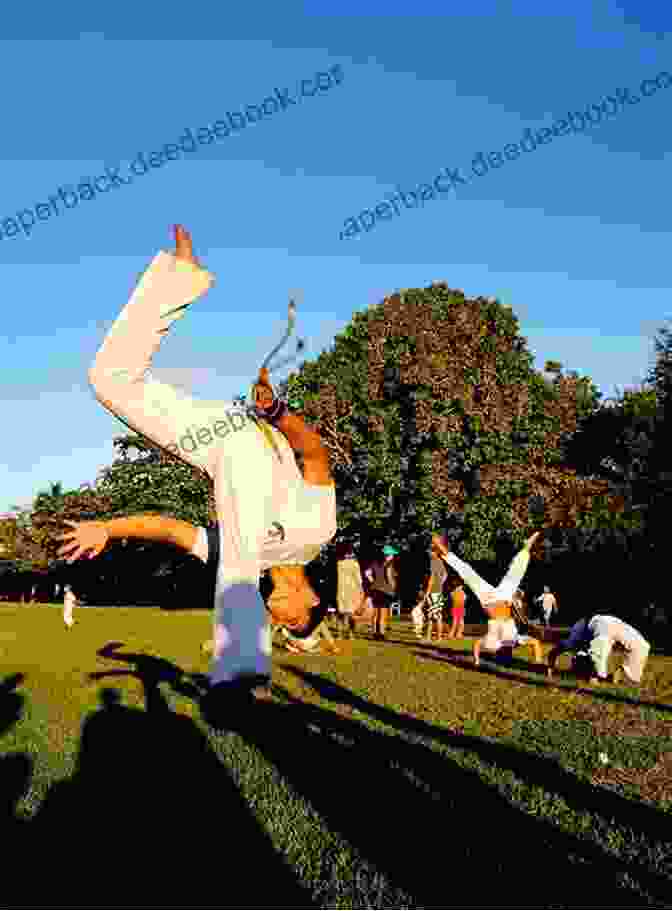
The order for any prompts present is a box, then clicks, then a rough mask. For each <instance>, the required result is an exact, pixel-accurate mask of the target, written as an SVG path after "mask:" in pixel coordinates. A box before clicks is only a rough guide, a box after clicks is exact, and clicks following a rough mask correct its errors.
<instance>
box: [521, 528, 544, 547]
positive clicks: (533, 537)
mask: <svg viewBox="0 0 672 911" xmlns="http://www.w3.org/2000/svg"><path fill="white" fill-rule="evenodd" d="M540 534H541V532H540V531H535V533H534V534H533V535H531V536H530V537H529V538H528V539H527V541H526V542H525V549H526V550H532V548H533V547H534V543H535V541H536V540H537V538H538V537H539V535H540Z"/></svg>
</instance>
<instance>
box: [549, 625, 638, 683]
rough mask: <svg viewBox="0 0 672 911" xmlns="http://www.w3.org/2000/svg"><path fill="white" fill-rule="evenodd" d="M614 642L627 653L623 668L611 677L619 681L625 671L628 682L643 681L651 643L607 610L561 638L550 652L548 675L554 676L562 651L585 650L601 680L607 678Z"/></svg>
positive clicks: (574, 627) (616, 681) (614, 680)
mask: <svg viewBox="0 0 672 911" xmlns="http://www.w3.org/2000/svg"><path fill="white" fill-rule="evenodd" d="M615 644H618V645H620V646H621V648H622V649H623V650H624V651H625V653H626V657H625V660H624V661H623V664H622V666H621V668H619V669H617V670H616V671H615V673H614V676H613V678H612V682H613V683H618V682H619V681H620V679H621V678H622V675H625V677H626V678H627V680H628V682H630V683H634V684H639V683H641V682H642V675H643V673H644V667H645V665H646V662H647V660H648V657H649V651H650V649H651V646H650V644H649V643H648V642H647V641H646V639H645V638H644V636H642V634H641V633H640V632H639V631H638V630H636V629H635V628H634V626H630V624H629V623H625V621H623V620H619V619H618V617H610V616H607V615H604V614H596V615H595V616H594V617H592V618H591V619H590V620H589V619H588V618H586V617H584V618H583V619H581V620H579V621H578V622H577V623H575V624H574V626H573V627H572V628H571V629H570V631H569V636H568V637H567V638H566V639H563V640H562V641H561V642H559V643H558V644H557V645H556V646H555V648H553V649H551V651H550V652H549V654H548V676H549V677H552V676H553V671H554V670H555V662H556V661H557V660H558V656H559V655H561V654H562V653H563V652H570V651H574V652H578V651H584V650H585V651H586V652H587V653H588V655H589V656H590V660H591V662H592V665H593V669H594V672H595V673H596V675H597V679H598V680H602V681H605V680H608V679H609V678H608V674H607V671H608V669H609V655H610V654H611V650H612V648H613V647H614V645H615Z"/></svg>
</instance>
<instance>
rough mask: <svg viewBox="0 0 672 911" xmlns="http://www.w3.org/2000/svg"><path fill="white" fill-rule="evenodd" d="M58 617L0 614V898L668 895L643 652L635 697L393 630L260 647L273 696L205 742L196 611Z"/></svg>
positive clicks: (665, 701) (255, 901) (201, 623)
mask: <svg viewBox="0 0 672 911" xmlns="http://www.w3.org/2000/svg"><path fill="white" fill-rule="evenodd" d="M75 618H76V620H77V623H76V625H75V627H74V628H73V629H72V630H71V631H67V630H66V629H65V627H64V625H63V622H62V616H61V609H60V608H58V607H57V606H46V605H45V606H43V605H36V606H13V605H9V606H6V605H5V606H2V607H0V801H2V810H1V812H2V817H1V818H2V839H1V842H0V843H1V845H2V854H1V855H0V856H1V857H2V862H3V877H2V883H3V886H4V889H3V899H4V901H3V905H4V904H5V902H6V906H28V905H31V906H33V907H35V906H40V904H41V903H43V904H42V905H41V906H42V907H59V906H62V907H77V906H79V907H93V908H96V907H160V908H166V907H178V908H188V907H213V908H260V909H262V908H451V907H477V908H478V907H481V908H506V907H512V908H525V907H529V908H619V907H621V908H623V907H628V908H640V907H654V908H670V907H672V657H666V656H665V655H662V654H658V653H656V650H655V648H654V651H653V654H652V657H651V658H650V660H649V664H648V666H647V669H646V675H645V685H644V686H643V687H642V689H641V691H639V692H638V691H635V690H627V689H614V688H611V687H586V688H584V689H580V690H577V687H576V685H575V681H574V680H573V678H572V677H571V676H570V675H569V674H568V673H566V674H565V676H564V677H563V678H562V679H561V680H559V681H557V682H555V683H554V684H553V685H551V684H549V682H548V681H547V680H546V679H545V677H544V676H543V673H534V672H533V667H532V665H530V664H528V663H527V661H526V660H525V656H526V652H524V651H521V652H520V653H516V657H517V661H516V663H515V665H514V666H513V667H511V668H507V669H502V668H500V667H497V666H496V665H494V664H493V663H492V662H489V661H487V660H483V661H482V664H481V667H480V669H478V670H476V669H475V668H474V667H473V665H471V663H470V662H469V661H467V653H468V652H469V650H470V647H471V641H470V640H464V641H459V642H457V643H441V644H438V645H434V646H427V645H421V644H419V643H418V642H417V641H416V640H415V638H414V637H413V636H412V633H411V628H410V624H408V623H407V622H405V621H402V620H396V621H393V623H392V626H391V632H390V636H389V640H388V641H386V642H374V641H372V640H370V639H368V638H365V637H364V636H362V637H360V638H359V639H357V640H355V641H354V642H346V643H341V647H342V654H340V655H338V656H334V657H328V658H318V657H312V658H306V657H298V656H294V655H290V654H289V653H287V652H283V651H281V650H278V649H276V650H275V651H274V685H275V690H276V699H275V701H274V702H270V703H260V704H258V705H255V706H254V707H253V708H252V709H250V711H249V713H248V714H247V715H246V716H245V717H243V718H241V717H233V716H232V719H231V729H230V730H229V731H226V732H224V733H219V734H214V733H212V732H211V731H210V730H209V729H208V727H207V726H206V725H205V724H204V723H203V721H202V720H201V717H200V711H199V702H198V697H199V686H200V683H201V676H200V675H202V674H204V673H205V672H206V671H207V659H206V658H204V657H203V656H202V655H201V653H200V644H201V642H202V641H203V640H205V639H207V638H209V636H210V615H209V613H207V612H194V611H189V612H187V611H184V612H170V613H168V612H162V611H160V610H152V609H119V608H82V609H80V610H78V611H76V612H75ZM112 642H116V643H123V645H120V646H118V651H117V654H118V657H103V656H101V655H99V654H97V653H98V651H99V650H100V649H101V648H103V647H104V646H105V645H107V644H108V643H112ZM654 645H655V643H654ZM548 647H549V646H545V651H547V650H548ZM518 656H520V659H519V660H518ZM563 660H564V662H565V663H564V665H563ZM563 666H564V667H565V668H566V667H567V666H568V664H567V660H566V658H565V659H560V667H563ZM666 751H669V752H666ZM600 754H603V757H602V758H603V759H604V756H605V755H606V757H607V761H606V762H604V761H602V760H601V759H600Z"/></svg>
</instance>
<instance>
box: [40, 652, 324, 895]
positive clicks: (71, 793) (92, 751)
mask: <svg viewBox="0 0 672 911" xmlns="http://www.w3.org/2000/svg"><path fill="white" fill-rule="evenodd" d="M105 651H106V652H107V654H108V656H111V655H112V653H113V652H114V657H116V658H118V659H120V660H124V661H129V662H131V663H133V664H134V665H135V668H134V669H128V668H121V669H117V670H110V671H105V672H102V673H96V674H94V675H91V676H93V677H94V678H95V679H101V678H102V677H103V676H104V675H110V676H113V675H115V674H116V675H124V676H125V675H128V674H133V675H134V676H136V677H137V679H139V680H140V681H141V682H142V685H143V688H144V694H145V701H146V711H142V710H140V709H137V708H131V707H127V706H124V705H122V704H121V701H120V693H119V691H118V690H116V689H109V688H108V689H103V690H101V692H100V699H101V707H100V709H99V710H97V711H96V712H93V713H92V714H90V715H89V717H88V718H87V719H86V721H85V722H84V724H83V727H82V734H81V740H80V752H79V756H78V760H77V765H76V769H75V773H74V775H73V777H72V779H70V780H68V781H65V782H62V783H59V784H56V785H54V786H53V787H52V789H51V790H50V792H49V794H48V795H47V798H46V800H45V802H44V803H43V805H42V807H41V809H40V812H39V814H38V817H37V819H36V821H35V823H33V824H32V825H33V826H34V828H33V831H32V838H31V844H32V849H31V851H30V854H29V856H30V858H31V859H32V860H31V862H32V863H33V864H34V863H35V859H36V858H38V857H39V858H40V860H39V870H36V873H39V875H34V876H33V877H32V879H31V878H29V879H28V881H27V882H26V884H25V888H24V890H23V894H24V899H25V897H27V896H30V898H31V899H32V900H34V899H35V898H36V895H35V894H34V893H35V892H37V893H38V896H37V897H40V896H41V895H42V894H48V895H49V896H50V900H51V901H52V902H53V901H54V900H56V898H55V896H56V895H57V896H58V898H62V899H63V901H64V902H65V904H64V905H63V907H65V906H66V905H67V906H68V907H72V903H73V902H74V903H75V906H77V904H80V905H81V906H82V907H83V906H84V905H86V906H87V907H96V906H101V904H100V903H101V902H103V903H105V904H106V905H109V906H112V905H114V906H115V907H128V906H130V905H132V906H138V907H193V906H194V904H201V906H202V907H217V908H226V907H236V908H239V907H257V908H266V907H267V908H271V907H278V908H310V907H313V905H312V903H311V899H310V895H309V893H308V892H307V891H306V890H305V889H304V888H303V887H302V886H301V884H300V883H299V882H298V880H297V877H296V875H295V874H294V871H293V870H292V869H291V868H290V867H289V866H288V865H287V864H286V863H285V862H284V860H283V859H282V857H281V856H280V854H279V853H278V852H277V851H276V850H275V848H274V846H273V844H272V842H271V840H270V839H269V838H268V836H267V835H266V834H265V833H264V832H263V830H262V829H261V827H260V825H259V823H258V822H257V821H256V819H255V818H254V816H253V815H252V812H251V810H250V807H249V805H248V804H247V803H246V801H245V800H244V799H243V797H242V795H241V794H240V792H239V790H238V788H237V787H236V785H235V783H234V781H233V779H232V777H231V775H230V774H229V772H228V771H227V769H226V768H225V766H223V765H222V763H221V762H220V760H219V759H218V757H217V756H216V754H215V753H214V751H213V749H212V747H211V745H210V742H209V740H208V738H207V737H206V736H205V734H204V733H203V732H202V731H201V730H200V729H199V727H198V726H197V725H196V724H195V723H194V722H193V721H192V720H191V719H189V718H187V717H186V716H184V715H178V714H176V713H175V712H173V711H172V710H171V709H170V707H169V705H168V704H167V702H166V700H165V699H164V697H163V694H162V692H161V690H160V689H159V683H161V682H162V681H169V682H170V683H171V686H175V687H179V691H180V692H182V691H183V690H184V687H183V684H182V683H181V680H182V676H183V672H182V670H181V669H180V668H179V667H177V666H176V665H172V664H171V663H170V662H168V661H165V660H163V659H156V658H153V657H152V656H149V655H142V654H137V653H133V654H129V655H123V654H119V653H118V652H116V651H115V649H114V647H112V646H107V647H106V650H105ZM187 690H188V691H189V688H187ZM191 691H192V692H196V691H197V690H196V688H195V687H192V688H191ZM78 871H82V875H81V876H80V874H79V872H78ZM60 889H62V893H61V895H58V893H59V890H60ZM43 890H44V892H43ZM37 906H38V907H39V905H37ZM53 906H54V905H53V904H51V905H49V907H53ZM45 907H46V905H45Z"/></svg>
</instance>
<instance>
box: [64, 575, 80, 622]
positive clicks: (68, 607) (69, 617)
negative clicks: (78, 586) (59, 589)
mask: <svg viewBox="0 0 672 911" xmlns="http://www.w3.org/2000/svg"><path fill="white" fill-rule="evenodd" d="M64 592H65V594H64V596H63V622H64V623H65V625H66V626H67V628H68V629H72V627H73V626H74V624H75V618H74V617H73V611H74V609H75V605H76V604H77V597H76V596H75V593H74V592H73V590H72V588H71V587H70V586H69V585H66V586H65V588H64Z"/></svg>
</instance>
